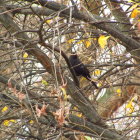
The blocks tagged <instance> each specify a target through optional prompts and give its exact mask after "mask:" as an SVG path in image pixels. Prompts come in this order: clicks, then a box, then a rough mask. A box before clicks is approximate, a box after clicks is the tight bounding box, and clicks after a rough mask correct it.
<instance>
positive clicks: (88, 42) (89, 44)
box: [85, 40, 91, 48]
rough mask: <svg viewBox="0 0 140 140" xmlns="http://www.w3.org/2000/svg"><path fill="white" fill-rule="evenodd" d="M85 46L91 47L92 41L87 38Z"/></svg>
mask: <svg viewBox="0 0 140 140" xmlns="http://www.w3.org/2000/svg"><path fill="white" fill-rule="evenodd" d="M85 46H86V48H89V47H90V46H91V41H89V40H86V41H85Z"/></svg>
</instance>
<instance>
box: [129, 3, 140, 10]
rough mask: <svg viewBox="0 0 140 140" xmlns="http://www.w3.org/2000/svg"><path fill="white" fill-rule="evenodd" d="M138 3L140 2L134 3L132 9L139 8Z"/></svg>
mask: <svg viewBox="0 0 140 140" xmlns="http://www.w3.org/2000/svg"><path fill="white" fill-rule="evenodd" d="M138 5H139V4H138V3H136V4H134V5H132V6H131V8H130V9H132V10H133V9H135V8H137V6H138Z"/></svg>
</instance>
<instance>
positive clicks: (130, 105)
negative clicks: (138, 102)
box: [126, 97, 135, 114]
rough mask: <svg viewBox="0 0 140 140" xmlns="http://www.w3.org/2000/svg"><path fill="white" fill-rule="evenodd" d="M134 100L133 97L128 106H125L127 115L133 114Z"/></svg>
mask: <svg viewBox="0 0 140 140" xmlns="http://www.w3.org/2000/svg"><path fill="white" fill-rule="evenodd" d="M134 98H135V97H133V98H132V99H131V100H130V101H129V102H128V104H127V105H126V108H127V109H129V114H131V113H133V112H134V106H133V104H132V103H133V101H134Z"/></svg>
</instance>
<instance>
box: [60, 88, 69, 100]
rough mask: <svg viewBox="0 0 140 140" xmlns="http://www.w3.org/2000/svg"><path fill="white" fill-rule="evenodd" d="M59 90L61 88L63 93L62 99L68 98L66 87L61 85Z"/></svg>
mask: <svg viewBox="0 0 140 140" xmlns="http://www.w3.org/2000/svg"><path fill="white" fill-rule="evenodd" d="M61 90H62V92H63V95H64V100H67V99H68V95H67V92H66V89H65V88H64V87H61Z"/></svg>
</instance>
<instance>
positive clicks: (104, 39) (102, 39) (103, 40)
mask: <svg viewBox="0 0 140 140" xmlns="http://www.w3.org/2000/svg"><path fill="white" fill-rule="evenodd" d="M109 37H110V36H104V35H101V36H100V37H99V38H98V43H99V45H100V47H101V48H102V49H104V48H105V46H106V45H107V39H108V38H109Z"/></svg>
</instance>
